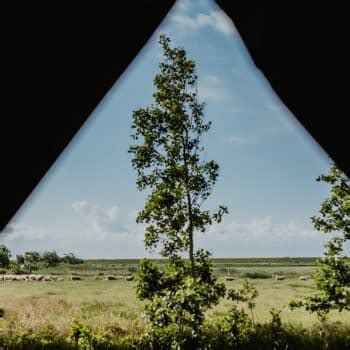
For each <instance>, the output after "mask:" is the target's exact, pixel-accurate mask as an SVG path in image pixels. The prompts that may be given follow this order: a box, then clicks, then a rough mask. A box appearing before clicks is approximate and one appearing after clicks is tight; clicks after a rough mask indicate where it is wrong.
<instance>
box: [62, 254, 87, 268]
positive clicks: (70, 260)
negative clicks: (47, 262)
mask: <svg viewBox="0 0 350 350" xmlns="http://www.w3.org/2000/svg"><path fill="white" fill-rule="evenodd" d="M61 261H62V262H64V263H66V264H72V265H78V264H82V263H83V262H84V260H83V259H79V258H78V257H77V256H76V255H75V254H73V253H68V254H64V255H63V257H62V258H61Z"/></svg>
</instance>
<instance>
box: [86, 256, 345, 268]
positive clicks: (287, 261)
mask: <svg viewBox="0 0 350 350" xmlns="http://www.w3.org/2000/svg"><path fill="white" fill-rule="evenodd" d="M319 258H320V257H278V258H273V257H272V258H214V259H213V264H214V265H225V264H229V265H231V266H232V265H239V266H242V267H243V266H244V265H247V266H252V265H258V266H270V265H279V266H283V265H287V266H292V265H298V266H303V265H305V266H312V265H314V264H315V263H316V260H317V259H319ZM149 260H150V261H152V262H154V263H157V264H163V263H165V262H166V260H165V259H149ZM85 261H86V262H89V263H95V264H120V265H123V264H126V265H137V264H138V263H139V261H140V259H86V260H85ZM347 261H348V262H349V263H350V259H347Z"/></svg>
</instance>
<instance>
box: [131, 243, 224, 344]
mask: <svg viewBox="0 0 350 350" xmlns="http://www.w3.org/2000/svg"><path fill="white" fill-rule="evenodd" d="M194 262H195V265H194V271H195V276H196V277H192V275H191V268H190V265H189V264H188V262H186V261H184V260H183V259H180V258H179V257H173V258H170V259H169V261H168V263H167V264H166V266H165V267H164V268H163V269H160V268H158V267H157V266H156V265H155V264H154V263H151V262H149V261H148V260H147V259H144V260H143V261H142V262H141V264H140V270H139V273H138V284H137V286H136V292H137V295H138V297H139V298H140V299H148V300H150V302H149V303H148V304H146V306H145V312H144V315H145V318H146V320H147V321H148V328H147V331H146V333H145V335H144V338H143V341H144V342H147V341H148V342H150V343H151V342H152V341H154V340H155V339H156V338H158V339H159V340H158V342H157V344H158V345H159V346H160V344H163V345H162V346H164V347H165V348H166V346H167V344H168V345H169V341H170V340H169V339H171V346H174V347H176V346H180V347H181V348H183V347H185V343H188V342H189V341H190V342H191V344H192V345H193V344H197V343H199V342H200V341H201V333H202V324H203V321H204V312H205V311H206V310H207V309H208V308H209V307H211V306H212V305H216V304H217V303H218V302H219V299H220V297H223V296H224V294H225V286H224V284H222V283H217V281H216V278H215V277H214V276H213V273H212V265H211V260H210V259H209V253H208V252H205V251H203V250H199V251H198V252H197V253H196V254H195V258H194ZM169 334H171V335H172V337H170V335H169ZM163 338H164V339H163ZM162 339H163V340H162ZM162 341H163V343H161V342H162Z"/></svg>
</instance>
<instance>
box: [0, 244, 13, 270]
mask: <svg viewBox="0 0 350 350" xmlns="http://www.w3.org/2000/svg"><path fill="white" fill-rule="evenodd" d="M10 258H11V251H10V249H8V248H7V247H6V246H5V245H4V244H2V243H0V266H1V267H3V268H8V267H9V265H10Z"/></svg>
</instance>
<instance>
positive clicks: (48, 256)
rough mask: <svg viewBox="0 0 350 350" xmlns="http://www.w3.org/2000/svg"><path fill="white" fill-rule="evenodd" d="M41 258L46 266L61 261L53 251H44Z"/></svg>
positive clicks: (51, 265)
mask: <svg viewBox="0 0 350 350" xmlns="http://www.w3.org/2000/svg"><path fill="white" fill-rule="evenodd" d="M42 260H43V261H44V262H45V264H46V266H47V267H54V266H57V265H58V264H59V263H60V262H61V258H60V257H59V256H58V255H57V253H56V252H55V251H52V252H45V253H44V254H43V256H42Z"/></svg>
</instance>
